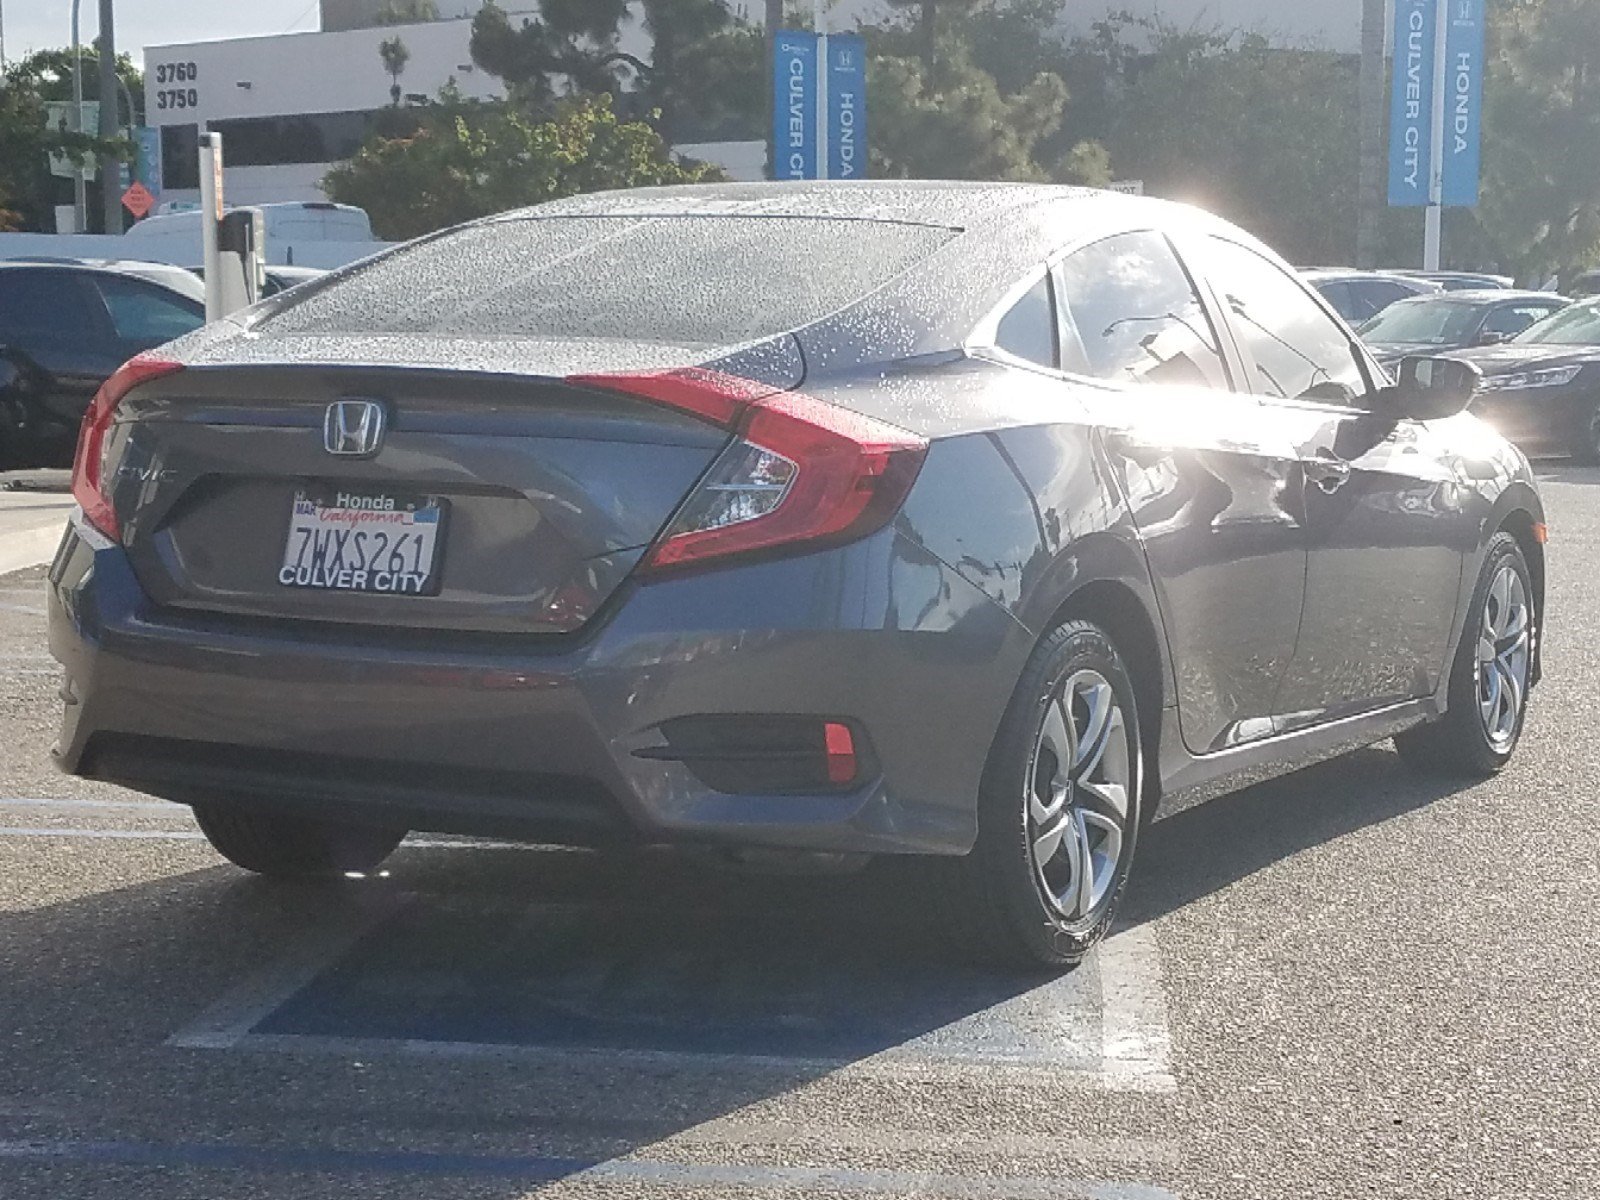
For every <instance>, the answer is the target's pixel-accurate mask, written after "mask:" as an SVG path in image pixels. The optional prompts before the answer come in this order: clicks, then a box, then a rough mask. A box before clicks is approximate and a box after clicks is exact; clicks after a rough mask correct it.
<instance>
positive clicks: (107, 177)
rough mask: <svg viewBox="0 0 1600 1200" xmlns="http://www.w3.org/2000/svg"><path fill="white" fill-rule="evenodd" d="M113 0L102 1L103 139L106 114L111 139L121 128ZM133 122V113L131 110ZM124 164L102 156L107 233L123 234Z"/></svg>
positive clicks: (106, 155) (129, 113) (102, 193)
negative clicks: (122, 183)
mask: <svg viewBox="0 0 1600 1200" xmlns="http://www.w3.org/2000/svg"><path fill="white" fill-rule="evenodd" d="M113 7H114V4H113V0H100V136H101V137H105V136H106V115H107V114H108V113H109V114H110V116H111V122H110V126H111V136H113V137H115V136H116V133H117V131H118V130H119V129H121V128H122V120H121V118H120V117H119V116H118V114H117V31H116V17H115V15H114V14H113V13H112V8H113ZM128 123H129V124H130V125H131V124H132V123H133V110H132V109H131V107H130V109H129V111H128ZM121 182H122V164H121V162H120V161H119V160H118V158H117V156H116V155H114V154H111V153H109V152H108V153H106V154H102V155H101V156H100V205H101V211H102V212H103V213H104V214H105V221H106V232H107V233H121V232H122V196H121V191H122V189H121V188H120V187H119V186H118V184H120V183H121Z"/></svg>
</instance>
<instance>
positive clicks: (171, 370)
mask: <svg viewBox="0 0 1600 1200" xmlns="http://www.w3.org/2000/svg"><path fill="white" fill-rule="evenodd" d="M181 370H183V364H182V363H175V362H172V361H170V360H169V359H165V358H155V357H153V356H151V355H147V354H141V355H139V357H137V358H131V359H129V360H128V361H127V362H125V363H123V364H122V366H120V367H118V368H117V369H116V371H115V372H113V374H112V376H111V378H110V379H107V380H106V381H105V382H104V383H103V384H101V385H100V390H99V391H98V392H96V393H95V397H94V399H93V400H92V401H90V402H89V407H88V408H87V409H86V410H85V411H84V414H83V424H82V425H81V426H79V428H78V449H77V453H76V454H74V455H73V458H72V498H73V499H74V500H76V501H77V502H78V505H79V507H81V508H82V509H83V515H84V519H85V520H87V521H88V522H89V524H91V525H93V526H94V527H95V528H96V529H98V530H99V531H100V532H101V533H103V534H105V535H106V536H107V537H108V538H111V539H112V540H113V541H117V540H119V539H120V538H121V536H122V529H121V526H120V525H119V524H118V522H117V514H116V510H115V509H113V508H112V507H111V498H110V496H109V494H108V493H107V491H106V486H105V483H106V481H105V479H104V478H103V476H104V474H105V466H106V463H105V454H106V433H107V432H108V431H109V430H110V428H111V422H112V418H114V417H115V416H116V414H117V406H118V405H119V404H121V403H122V398H123V397H124V396H126V395H127V394H128V393H129V392H131V391H132V390H133V389H134V388H136V387H138V386H139V385H140V384H141V383H146V382H148V381H150V380H152V379H159V378H161V377H162V376H163V375H172V374H175V373H176V372H178V371H181Z"/></svg>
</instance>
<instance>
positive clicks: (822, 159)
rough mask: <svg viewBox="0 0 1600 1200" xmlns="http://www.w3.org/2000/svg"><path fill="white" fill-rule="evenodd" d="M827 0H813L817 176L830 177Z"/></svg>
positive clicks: (820, 177) (821, 177) (819, 177)
mask: <svg viewBox="0 0 1600 1200" xmlns="http://www.w3.org/2000/svg"><path fill="white" fill-rule="evenodd" d="M827 7H828V4H827V0H811V21H812V25H813V26H814V27H815V29H816V32H817V178H818V179H826V178H827V177H828V14H827Z"/></svg>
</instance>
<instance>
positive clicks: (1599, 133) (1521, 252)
mask: <svg viewBox="0 0 1600 1200" xmlns="http://www.w3.org/2000/svg"><path fill="white" fill-rule="evenodd" d="M1490 15H1491V19H1490V37H1491V43H1490V50H1491V52H1490V61H1489V70H1488V72H1487V75H1486V79H1485V87H1486V96H1485V103H1486V110H1485V117H1484V148H1483V164H1484V176H1483V188H1482V199H1481V203H1480V206H1479V208H1478V209H1477V211H1476V212H1475V213H1473V214H1470V215H1469V214H1465V213H1463V214H1460V215H1459V216H1457V217H1456V219H1455V220H1454V221H1453V222H1452V225H1451V228H1450V236H1449V239H1448V241H1447V247H1448V248H1449V249H1450V250H1451V252H1452V256H1453V257H1459V256H1462V255H1463V253H1465V254H1466V255H1468V256H1471V257H1474V258H1476V259H1477V260H1478V261H1482V262H1492V263H1496V264H1498V265H1500V266H1501V267H1502V268H1503V269H1506V270H1509V271H1512V272H1514V273H1516V274H1518V275H1520V276H1522V277H1523V278H1529V279H1531V278H1535V277H1539V278H1543V277H1545V276H1548V275H1549V274H1551V273H1552V272H1565V271H1571V270H1573V269H1576V268H1581V267H1586V266H1592V265H1594V264H1595V263H1596V262H1597V261H1600V153H1596V152H1595V151H1596V149H1597V148H1600V5H1597V4H1595V3H1594V2H1593V0H1497V3H1495V4H1493V5H1492V7H1491V9H1490ZM1452 215H1453V216H1454V214H1452ZM1458 233H1459V235H1460V236H1459V237H1458V236H1457V234H1458Z"/></svg>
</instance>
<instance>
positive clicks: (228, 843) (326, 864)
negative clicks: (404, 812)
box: [194, 804, 406, 879]
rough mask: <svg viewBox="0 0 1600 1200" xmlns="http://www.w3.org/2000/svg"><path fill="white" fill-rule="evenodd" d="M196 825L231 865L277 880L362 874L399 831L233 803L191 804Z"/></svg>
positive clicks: (402, 833)
mask: <svg viewBox="0 0 1600 1200" xmlns="http://www.w3.org/2000/svg"><path fill="white" fill-rule="evenodd" d="M194 816H195V820H196V821H197V822H199V825H200V830H201V832H202V833H204V834H205V835H206V840H207V841H209V842H210V843H211V845H212V846H213V847H214V848H215V849H216V851H217V853H218V854H220V855H222V857H224V858H226V859H227V860H228V861H229V862H231V863H233V864H234V865H235V866H238V867H243V868H244V869H245V870H246V871H254V872H255V873H256V874H258V875H269V876H273V877H276V878H295V879H307V878H312V879H315V878H324V879H326V878H333V877H337V876H340V875H344V874H347V873H356V874H365V873H366V872H368V871H371V870H372V869H373V868H375V867H376V866H377V865H378V864H379V863H381V862H382V861H383V860H384V859H386V858H388V857H389V855H390V854H392V853H393V852H394V848H395V847H396V846H398V845H399V844H400V841H401V839H402V838H404V837H405V835H406V831H405V830H404V829H384V828H381V827H374V826H368V825H347V824H343V823H341V822H335V821H318V820H314V819H312V818H309V817H295V816H286V815H283V814H281V813H271V812H263V811H260V810H256V809H249V808H241V807H239V806H237V805H232V804H196V805H195V806H194Z"/></svg>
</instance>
